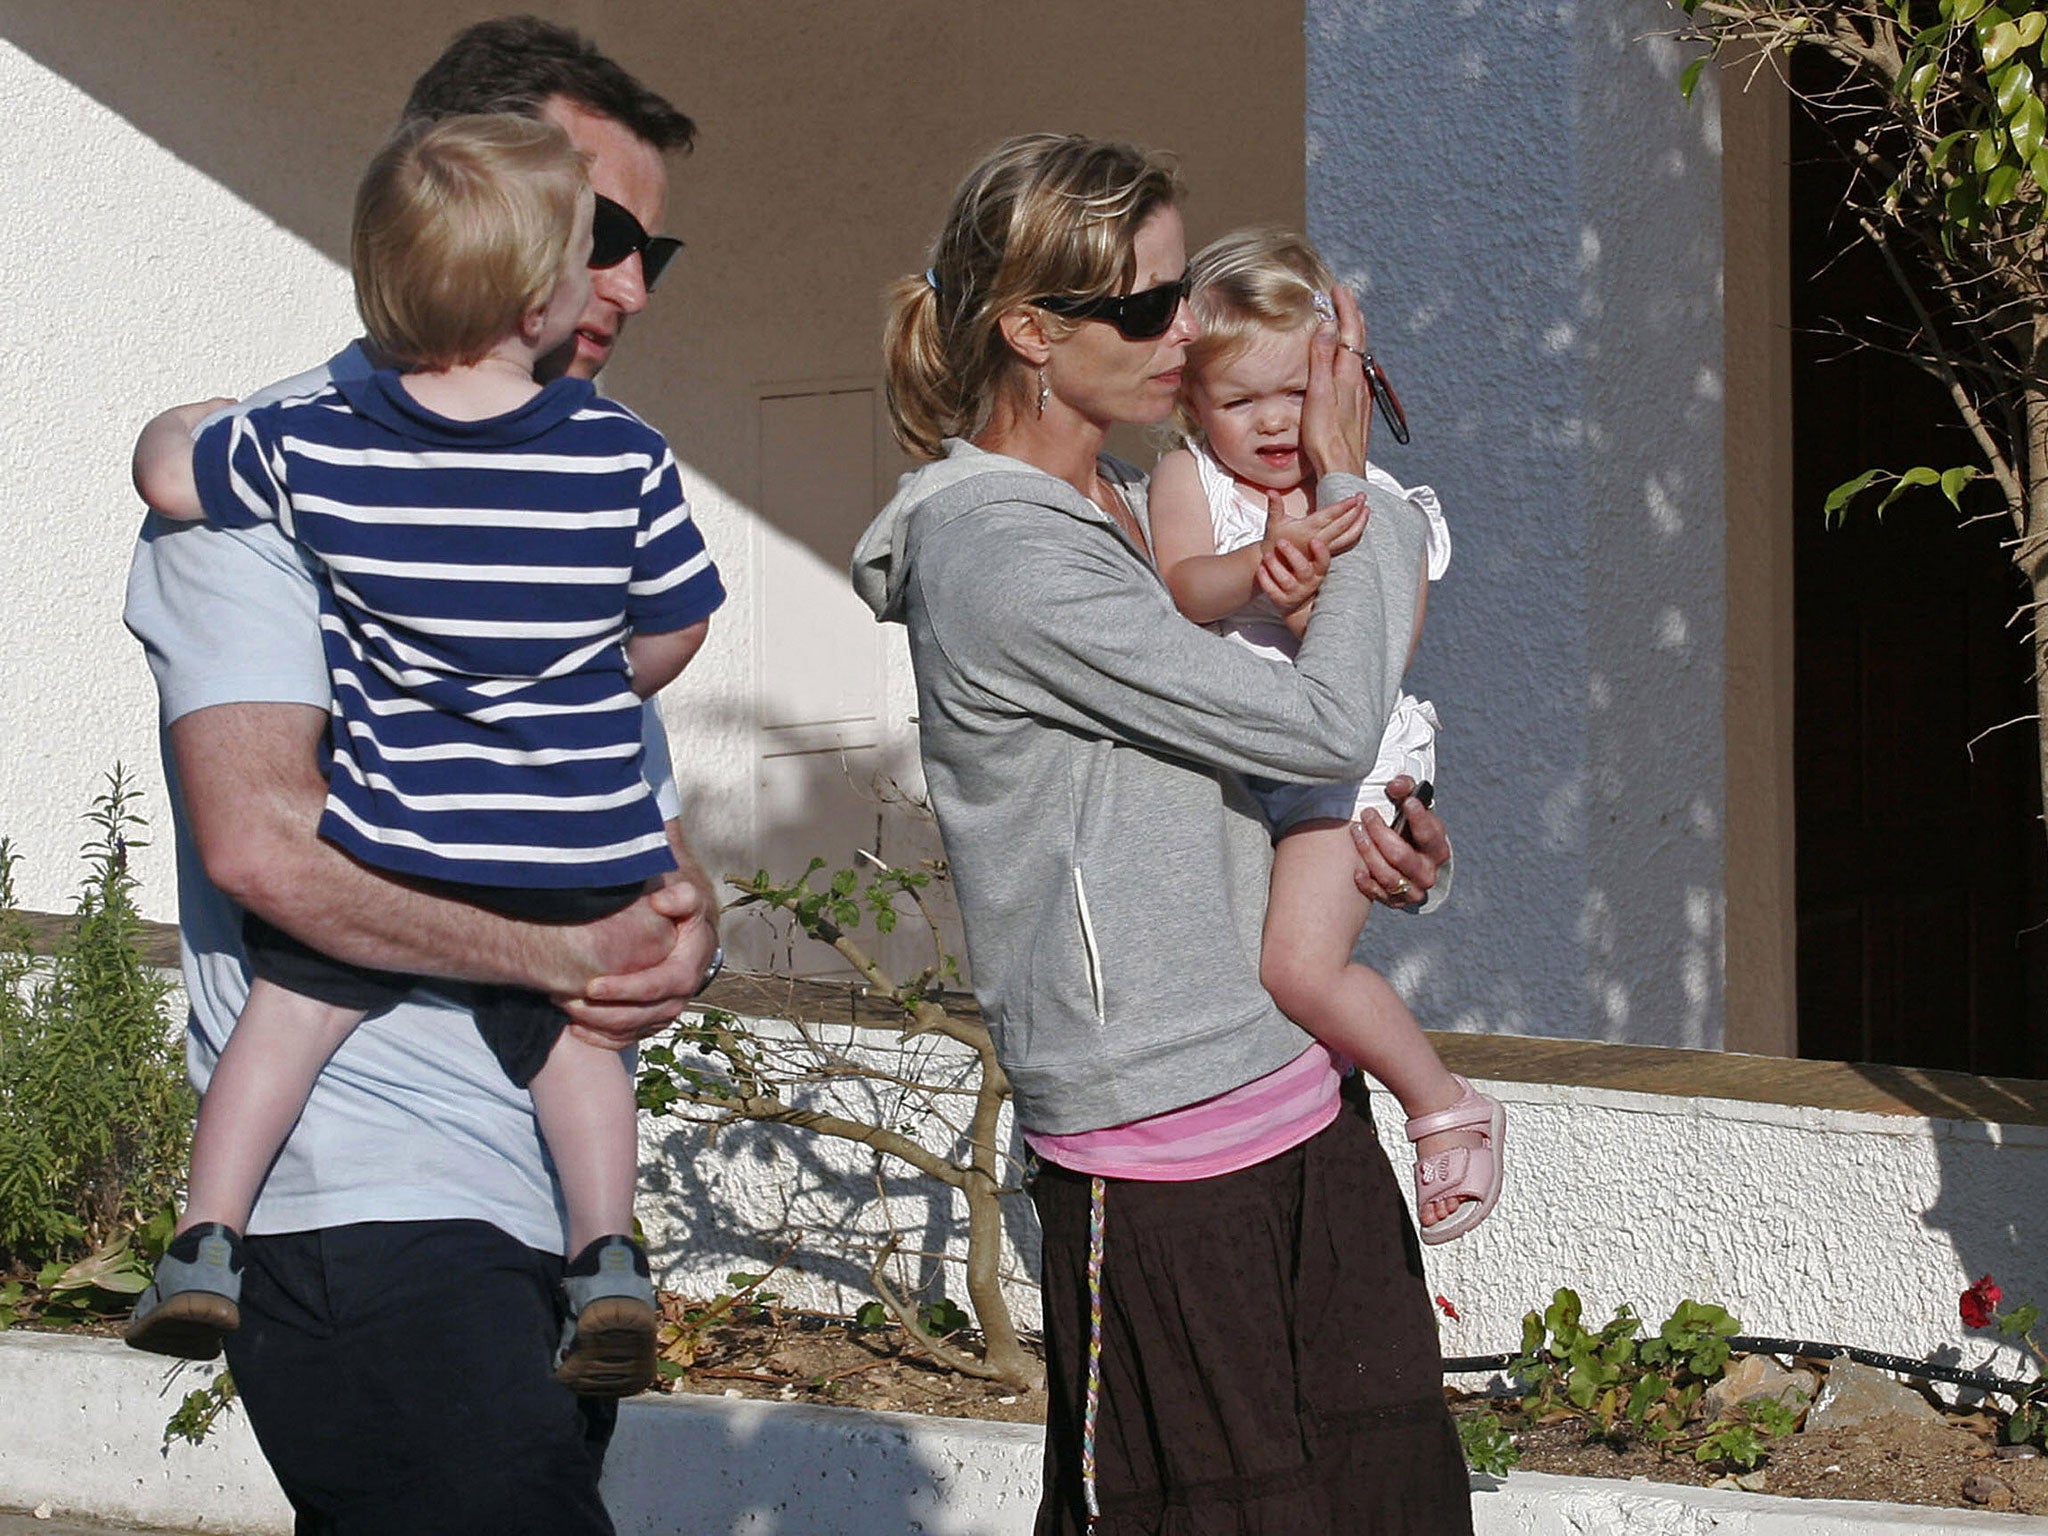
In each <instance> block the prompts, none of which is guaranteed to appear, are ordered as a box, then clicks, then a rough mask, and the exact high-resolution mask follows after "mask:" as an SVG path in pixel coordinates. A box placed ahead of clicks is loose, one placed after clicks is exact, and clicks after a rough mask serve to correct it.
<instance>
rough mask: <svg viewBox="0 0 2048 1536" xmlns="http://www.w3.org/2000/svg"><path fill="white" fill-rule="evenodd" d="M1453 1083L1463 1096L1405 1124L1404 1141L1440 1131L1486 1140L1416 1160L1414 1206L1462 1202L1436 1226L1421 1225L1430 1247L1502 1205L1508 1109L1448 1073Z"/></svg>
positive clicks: (1465, 1229) (1467, 1228)
mask: <svg viewBox="0 0 2048 1536" xmlns="http://www.w3.org/2000/svg"><path fill="white" fill-rule="evenodd" d="M1451 1081H1452V1082H1454V1083H1456V1084H1457V1085H1458V1086H1459V1087H1460V1088H1461V1089H1463V1090H1464V1094H1463V1097H1461V1098H1460V1099H1459V1100H1458V1102H1457V1103H1455V1104H1453V1105H1452V1106H1451V1107H1450V1108H1449V1109H1440V1110H1438V1111H1436V1112H1435V1113H1434V1114H1429V1115H1417V1116H1416V1117H1415V1118H1414V1119H1412V1120H1410V1121H1409V1122H1408V1139H1409V1140H1410V1141H1411V1142H1415V1141H1420V1140H1422V1138H1423V1137H1425V1136H1436V1135H1439V1134H1441V1133H1442V1132H1444V1131H1480V1132H1483V1133H1484V1134H1485V1137H1486V1140H1485V1142H1484V1143H1483V1144H1482V1145H1480V1146H1476V1147H1452V1148H1451V1149H1450V1150H1449V1151H1446V1152H1439V1153H1437V1155H1436V1156H1435V1157H1431V1158H1417V1159H1416V1161H1415V1204H1416V1207H1417V1209H1418V1210H1420V1208H1421V1207H1422V1206H1423V1205H1424V1204H1425V1203H1426V1202H1428V1201H1431V1200H1445V1199H1450V1200H1461V1201H1463V1202H1464V1203H1463V1204H1461V1205H1460V1206H1459V1207H1458V1208H1457V1210H1455V1211H1453V1212H1452V1213H1451V1214H1450V1215H1448V1216H1446V1217H1445V1218H1444V1219H1443V1220H1442V1221H1440V1222H1438V1223H1436V1225H1434V1226H1429V1227H1423V1228H1422V1240H1423V1241H1424V1242H1425V1243H1428V1244H1430V1245H1431V1246H1432V1247H1433V1246H1435V1245H1436V1244H1438V1243H1448V1242H1449V1241H1451V1239H1452V1238H1454V1237H1463V1236H1464V1235H1465V1234H1466V1233H1467V1232H1470V1231H1471V1230H1472V1229H1473V1228H1474V1227H1476V1226H1478V1225H1479V1223H1481V1222H1482V1221H1484V1220H1486V1218H1487V1217H1488V1216H1489V1215H1491V1214H1492V1213H1493V1208H1494V1206H1496V1205H1498V1204H1499V1203H1500V1184H1501V1155H1500V1153H1501V1142H1502V1139H1503V1136H1504V1133H1505V1132H1506V1130H1507V1111H1506V1110H1504V1109H1502V1108H1501V1105H1500V1101H1499V1100H1498V1099H1494V1098H1489V1097H1488V1096H1487V1095H1486V1094H1483V1093H1480V1092H1479V1091H1478V1090H1476V1089H1475V1088H1473V1086H1472V1085H1471V1084H1470V1083H1468V1082H1466V1081H1465V1079H1464V1078H1462V1077H1459V1076H1458V1075H1457V1074H1456V1073H1453V1074H1451Z"/></svg>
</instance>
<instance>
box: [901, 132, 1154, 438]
mask: <svg viewBox="0 0 2048 1536" xmlns="http://www.w3.org/2000/svg"><path fill="white" fill-rule="evenodd" d="M1180 193H1181V187H1180V176H1179V173H1178V172H1177V171H1176V170H1175V169H1174V166H1173V162H1172V161H1171V160H1169V159H1167V158H1166V157H1165V156H1163V155H1158V154H1154V153H1152V152H1150V151H1148V150H1143V149H1139V148H1136V147H1135V146H1133V145H1129V144H1118V143H1112V142H1109V141H1108V140H1104V139H1090V138H1084V137H1082V136H1080V135H1078V134H1057V133H1032V134H1025V135H1023V136H1022V137H1019V138H1014V139H1009V140H1007V141H1005V142H1004V143H1002V144H1000V145H998V146H997V147H996V148H995V149H994V150H993V151H991V152H990V153H989V155H988V156H987V157H986V158H984V159H983V160H982V162H981V164H979V165H978V166H976V167H975V168H974V169H973V170H972V171H970V172H969V173H968V176H967V179H966V181H964V182H962V183H961V185H960V190H959V191H957V192H956V193H954V194H953V205H952V207H951V208H950V209H949V210H948V211H947V215H946V226H945V228H944V229H943V230H941V231H940V233H939V238H938V241H937V242H936V243H935V244H934V245H933V247H932V251H931V265H930V266H929V267H928V268H926V270H925V271H924V272H923V273H920V274H918V275H916V276H912V277H905V278H901V279H899V280H898V281H897V282H896V283H894V284H893V285H892V286H891V287H890V289H889V294H888V299H889V323H888V331H887V335H886V337H885V339H884V343H883V351H884V354H885V357H886V363H885V367H886V374H885V378H886V383H887V396H888V405H889V422H890V425H891V426H892V427H893V428H894V429H895V432H896V440H897V441H898V442H899V443H901V444H902V445H903V446H904V448H905V449H907V450H908V451H909V452H911V453H913V454H915V455H916V456H917V457H919V458H921V459H935V458H938V457H939V455H940V453H941V452H942V451H943V450H942V449H941V447H940V444H941V443H942V442H943V441H944V440H945V439H946V438H949V437H969V438H971V437H973V436H974V435H975V434H976V433H978V432H979V431H981V429H982V428H983V427H985V426H987V425H988V421H989V416H990V414H991V412H992V411H993V410H994V409H995V402H996V398H997V395H998V392H999V391H1000V390H1001V389H1002V388H1004V387H1005V384H1006V381H1007V382H1008V385H1009V387H1012V388H1015V387H1017V384H1016V380H1017V379H1018V378H1019V377H1021V374H1020V372H1019V365H1018V359H1017V357H1016V354H1015V353H1013V352H1012V351H1011V350H1010V345H1009V343H1008V342H1007V341H1006V340H1004V338H1003V333H1002V328H1001V321H1002V318H1003V316H1004V315H1006V314H1008V313H1009V312H1010V311H1012V310H1014V309H1015V308H1017V306H1018V305H1020V304H1029V303H1030V302H1031V301H1032V300H1033V299H1040V298H1076V299H1093V298H1101V297H1103V296H1105V295H1107V294H1112V293H1115V292H1117V291H1118V290H1119V289H1120V288H1121V287H1123V286H1125V285H1127V284H1129V283H1130V282H1131V280H1132V277H1133V275H1134V273H1135V270H1136V267H1137V258H1136V256H1135V255H1134V254H1133V251H1132V245H1133V242H1134V241H1135V240H1136V239H1137V235H1138V228H1139V226H1140V225H1142V224H1143V223H1144V222H1145V221H1146V220H1147V219H1148V218H1150V217H1151V216H1152V215H1153V214H1154V213H1155V212H1157V211H1158V210H1159V209H1161V208H1167V207H1171V206H1172V205H1173V204H1175V203H1177V202H1178V201H1179V200H1180ZM1039 323H1040V324H1041V325H1043V326H1044V327H1045V329H1046V331H1047V332H1048V334H1051V335H1055V336H1059V335H1065V334H1066V333H1067V332H1068V331H1070V330H1071V329H1072V328H1073V327H1074V326H1075V325H1078V324H1079V323H1080V322H1079V321H1075V320H1066V319H1063V318H1061V317H1060V316H1058V315H1055V314H1053V313H1052V312H1051V311H1050V310H1044V311H1041V312H1040V315H1039Z"/></svg>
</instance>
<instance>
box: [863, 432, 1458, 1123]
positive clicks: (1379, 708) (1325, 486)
mask: <svg viewBox="0 0 2048 1536" xmlns="http://www.w3.org/2000/svg"><path fill="white" fill-rule="evenodd" d="M1103 473H1104V474H1105V475H1106V476H1107V477H1108V478H1110V479H1111V480H1112V482H1114V483H1117V484H1118V485H1120V486H1121V488H1122V489H1123V491H1124V494H1125V495H1126V497H1127V498H1128V499H1129V501H1130V502H1131V504H1132V507H1133V510H1134V511H1135V512H1136V513H1137V515H1138V518H1139V520H1140V522H1141V523H1143V522H1147V514H1146V506H1145V482H1144V477H1143V476H1142V475H1140V474H1139V473H1138V472H1137V471H1136V470H1133V469H1132V468H1130V466H1128V465H1125V464H1121V463H1118V462H1117V461H1115V460H1111V459H1105V460H1103ZM1358 492H1366V493H1367V494H1368V495H1369V497H1370V505H1371V517H1370V519H1369V520H1368V522H1367V525H1366V530H1365V535H1364V537H1363V539H1362V540H1361V541H1360V543H1359V545H1358V547H1357V548H1356V549H1354V550H1352V551H1349V552H1347V553H1345V554H1342V555H1339V556H1338V557H1337V558H1336V560H1335V561H1334V562H1333V564H1332V566H1331V570H1330V574H1329V576H1328V578H1327V579H1326V580H1325V581H1324V583H1323V587H1322V591H1321V593H1320V594H1319V596H1318V597H1317V599H1316V609H1315V616H1314V618H1313V619H1312V620H1311V621H1310V623H1309V626H1308V634H1307V636H1306V638H1305V639H1304V640H1303V641H1302V646H1301V654H1300V655H1299V657H1298V658H1297V659H1296V661H1295V664H1294V665H1293V666H1292V667H1289V666H1287V665H1285V664H1284V663H1280V662H1275V661H1272V660H1269V659H1267V658H1265V657H1262V656H1259V655H1256V654H1254V653H1253V652H1251V651H1249V650H1247V649H1246V648H1245V647H1243V646H1241V645H1238V644H1236V643H1234V642H1232V641H1229V640H1226V639H1223V638H1222V637H1220V636H1218V635H1214V634H1211V633H1210V632H1209V631H1207V630H1205V629H1203V628H1201V627H1200V626H1198V625H1195V624H1192V623H1190V622H1189V621H1188V620H1187V619H1185V618H1183V617H1182V616H1181V614H1180V612H1179V610H1178V609H1176V608H1175V607H1174V605H1173V599H1172V598H1171V597H1170V596H1169V595H1168V593H1167V590H1166V586H1165V584H1164V583H1163V582H1162V581H1161V580H1160V578H1159V575H1158V573H1157V572H1156V571H1155V570H1154V569H1153V567H1152V564H1151V562H1150V561H1149V560H1147V559H1146V558H1145V556H1144V554H1143V553H1142V552H1141V551H1140V550H1139V549H1137V548H1136V547H1135V546H1134V545H1133V544H1132V543H1131V542H1130V541H1129V540H1128V539H1127V538H1126V537H1125V536H1124V534H1123V533H1122V532H1121V530H1119V529H1118V528H1117V526H1116V525H1115V524H1114V523H1113V522H1112V521H1111V520H1110V519H1109V518H1108V517H1107V516H1106V515H1104V513H1103V512H1102V511H1101V510H1100V509H1099V508H1098V507H1096V506H1095V505H1094V504H1093V503H1092V502H1090V501H1089V500H1088V498H1087V497H1085V496H1083V495H1082V494H1081V493H1080V492H1079V491H1077V490H1076V489H1074V487H1072V486H1071V485H1068V484H1067V483H1066V482H1065V481H1063V480H1059V479H1057V478H1055V477H1054V476H1052V475H1048V474H1046V473H1044V472H1042V471H1040V470H1037V469H1034V468H1032V467H1031V466H1030V465H1028V464H1025V463H1023V462H1021V461H1019V460H1016V459H1012V458H1007V457H1004V456H1002V455H1000V454H992V453H987V452H984V451H983V450H981V449H978V448H975V447H973V446H972V445H970V444H967V443H964V442H959V441H952V442H949V443H948V444H947V453H946V457H945V458H943V459H941V460H939V461H937V462H936V463H932V464H928V465H926V466H924V467H923V468H922V469H918V470H915V471H913V472H912V473H910V474H907V475H905V476H904V477H903V480H902V483H901V485H900V486H899V487H898V489H897V492H896V496H895V499H894V500H892V501H891V502H890V503H889V505H888V506H887V507H886V508H884V509H883V511H882V513H881V515H880V516H879V517H877V518H876V519H875V521H874V523H873V524H872V525H871V526H870V527H869V528H868V531H867V532H866V533H865V534H864V535H863V536H862V538H861V541H860V545H859V547H858V548H857V549H856V550H855V551H854V557H853V583H854V587H855V589H856V590H857V591H858V592H859V593H860V595H861V597H862V598H863V599H864V600H865V601H866V602H867V604H868V606H869V607H871V608H873V609H874V610H875V613H876V615H877V616H878V617H879V618H882V619H885V620H892V621H894V622H897V623H901V624H903V625H905V626H906V627H907V628H908V630H909V632H910V654H911V660H912V662H913V663H914V664H915V667H916V670H917V695H918V729H919V735H920V740H921V745H922V750H923V755H924V769H925V782H926V786H927V788H928V790H929V793H930V795H931V800H932V805H933V807H934V809H935V810H936V811H937V812H938V818H939V830H940V832H941V834H942V835H943V836H944V838H945V843H946V855H947V859H948V861H949V863H950V865H951V869H952V876H953V882H954V886H955V888H956V890H957V892H958V895H959V899H960V912H961V916H962V919H963V920H964V922H965V924H966V930H967V950H968V955H969V957H970V959H971V960H972V963H973V971H974V984H975V993H976V995H977V996H978V997H979V998H980V1000H981V1006H982V1010H983V1013H984V1015H985V1017H986V1018H987V1020H988V1022H989V1027H990V1029H991V1030H992V1031H993V1033H994V1037H995V1044H996V1053H997V1056H998V1057H999V1058H1000V1059H1001V1061H1002V1063H1003V1067H1004V1069H1005V1070H1006V1071H1007V1072H1008V1073H1009V1075H1010V1081H1011V1084H1012V1085H1013V1087H1014V1088H1015V1091H1016V1105H1017V1116H1018V1119H1019V1120H1020V1121H1021V1122H1022V1123H1023V1124H1024V1125H1025V1126H1027V1127H1029V1128H1030V1129H1032V1130H1035V1131H1044V1132H1048V1133H1052V1134H1067V1133H1071V1132H1076V1131H1087V1130H1097V1129H1100V1128H1101V1127H1103V1126H1109V1125H1121V1124H1123V1123H1124V1122H1126V1121H1130V1120H1137V1119H1141V1118H1143V1117H1145V1116H1149V1115H1156V1114H1161V1113H1163V1112H1165V1111H1166V1110H1169V1109H1176V1108H1179V1107H1180V1106H1182V1105H1186V1104H1192V1103H1195V1102H1197V1101H1199V1100H1201V1099H1206V1098H1210V1097H1213V1096H1214V1095H1216V1094H1219V1093H1222V1092H1225V1091H1226V1090H1228V1089H1231V1088H1236V1087H1239V1086H1241V1085H1242V1084H1245V1083H1248V1082H1250V1081H1252V1080H1253V1079H1254V1078H1257V1077H1261V1076H1263V1075H1264V1074H1266V1073H1268V1072H1271V1071H1273V1070H1275V1069H1276V1068H1278V1067H1281V1066H1283V1065H1285V1064H1286V1063H1287V1062H1288V1061H1291V1060H1292V1059H1293V1058H1294V1057H1295V1056H1297V1055H1299V1054H1300V1052H1301V1051H1302V1050H1303V1049H1305V1048H1306V1046H1307V1044H1308V1039H1307V1037H1306V1036H1305V1035H1304V1034H1303V1033H1302V1031H1301V1030H1300V1029H1299V1028H1298V1027H1296V1026H1295V1025H1294V1024H1293V1023H1291V1022H1289V1020H1288V1019H1287V1018H1286V1017H1285V1016H1284V1015H1283V1014H1281V1013H1280V1011H1279V1010H1278V1009H1277V1008H1275V1007H1274V1006H1273V1002H1272V999H1271V998H1269V997H1268V996H1267V995H1266V992H1265V989H1264V988H1263V987H1262V986H1260V984H1259V931H1260V926H1261V924H1262V922H1263V919H1264V915H1265V908H1266V884H1267V878H1268V872H1269V869H1270V864H1271V859H1272V849H1271V846H1270V844H1269V841H1268V839H1267V835H1266V830H1265V827H1264V826H1263V825H1262V824H1261V822H1260V820H1259V815H1258V811H1257V809H1256V808H1255V807H1254V806H1253V804H1252V802H1251V800H1250V798H1249V796H1248V795H1247V794H1246V792H1245V789H1244V786H1243V784H1242V783H1241V782H1240V781H1239V778H1238V775H1240V774H1247V773H1249V774H1258V775H1262V776H1264V777H1266V778H1272V779H1284V780H1289V781H1294V782H1303V783H1306V782H1313V781H1319V780H1341V779H1357V778H1361V777H1363V776H1364V775H1365V774H1366V773H1367V772H1369V771H1370V770H1371V768H1372V765H1373V760H1374V756H1375V754H1376V752H1377V750H1378V747H1379V742H1380V736H1381V734H1382V733H1383V732H1384V730H1385V729H1386V723H1387V717H1388V715H1389V714H1390V713H1391V712H1392V710H1393V706H1394V700H1395V697H1396V695H1397V693H1398V691H1399V686H1400V681H1401V671H1402V666H1403V664H1404V662H1405V660H1406V657H1407V652H1408V642H1409V636H1410V635H1411V633H1412V632H1413V627H1414V619H1415V599H1416V594H1417V592H1418V591H1419V590H1420V589H1421V585H1422V570H1423V546H1424V540H1425V526H1426V525H1425V523H1424V519H1423V515H1422V514H1421V513H1420V512H1418V511H1417V510H1416V509H1415V508H1414V507H1412V506H1410V505H1408V504H1407V503H1406V502H1405V501H1403V500H1401V499H1399V498H1397V497H1394V496H1391V495H1387V494H1385V493H1383V492H1380V491H1378V490H1368V487H1367V486H1366V483H1365V482H1364V481H1363V480H1360V479H1358V478H1356V477H1354V476H1348V475H1331V476H1327V477H1325V479H1324V480H1323V482H1322V485H1321V495H1322V498H1323V500H1324V501H1325V502H1329V501H1334V500H1339V499H1341V498H1343V497H1345V496H1349V495H1352V494H1354V493H1358Z"/></svg>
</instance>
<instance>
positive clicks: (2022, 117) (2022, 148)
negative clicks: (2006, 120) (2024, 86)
mask: <svg viewBox="0 0 2048 1536" xmlns="http://www.w3.org/2000/svg"><path fill="white" fill-rule="evenodd" d="M2008 127H2009V129H2010V131H2011V133H2012V149H2013V153H2014V154H2015V155H2016V156H2018V157H2019V158H2020V159H2022V160H2027V161H2031V160H2032V159H2033V158H2034V157H2035V155H2037V154H2039V153H2040V150H2041V141H2042V138H2043V132H2042V130H2043V129H2044V128H2048V107H2044V106H2042V104H2041V98H2040V97H2038V96H2035V95H2033V94H2031V93H2030V94H2029V95H2028V96H2027V99H2026V100H2025V101H2023V102H2021V103H2020V108H2019V111H2017V112H2015V113H2014V114H2013V117H2012V122H2011V123H2010V124H2008Z"/></svg>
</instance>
